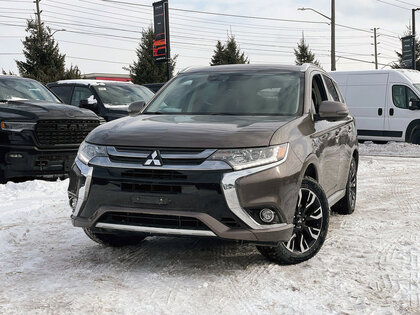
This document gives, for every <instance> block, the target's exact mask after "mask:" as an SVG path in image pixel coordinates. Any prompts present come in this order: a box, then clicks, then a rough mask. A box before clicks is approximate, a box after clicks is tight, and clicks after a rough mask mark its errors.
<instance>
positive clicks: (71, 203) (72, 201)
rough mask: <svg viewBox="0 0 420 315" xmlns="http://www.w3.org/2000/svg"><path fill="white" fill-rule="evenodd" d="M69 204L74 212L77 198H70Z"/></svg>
mask: <svg viewBox="0 0 420 315" xmlns="http://www.w3.org/2000/svg"><path fill="white" fill-rule="evenodd" d="M69 203H70V207H71V208H72V209H73V210H75V209H76V206H77V198H76V197H71V198H70V200H69Z"/></svg>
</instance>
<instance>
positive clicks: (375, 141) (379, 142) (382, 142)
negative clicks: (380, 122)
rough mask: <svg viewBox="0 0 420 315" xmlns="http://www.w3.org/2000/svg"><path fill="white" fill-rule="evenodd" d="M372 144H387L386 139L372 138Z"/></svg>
mask: <svg viewBox="0 0 420 315" xmlns="http://www.w3.org/2000/svg"><path fill="white" fill-rule="evenodd" d="M373 143H374V144H387V143H388V141H382V140H374V141H373Z"/></svg>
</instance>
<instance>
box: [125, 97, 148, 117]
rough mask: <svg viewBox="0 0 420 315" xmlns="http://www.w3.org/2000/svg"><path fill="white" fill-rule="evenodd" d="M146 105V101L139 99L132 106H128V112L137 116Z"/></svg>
mask: <svg viewBox="0 0 420 315" xmlns="http://www.w3.org/2000/svg"><path fill="white" fill-rule="evenodd" d="M144 106H146V103H145V102H144V101H138V102H134V103H131V104H130V106H128V114H129V115H130V116H137V115H138V114H140V113H141V111H142V110H143V108H144Z"/></svg>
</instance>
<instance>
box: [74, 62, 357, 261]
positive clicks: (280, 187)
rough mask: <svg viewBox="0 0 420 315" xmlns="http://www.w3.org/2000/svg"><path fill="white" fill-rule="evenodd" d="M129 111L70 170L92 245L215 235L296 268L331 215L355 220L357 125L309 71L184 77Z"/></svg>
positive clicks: (320, 77) (323, 80)
mask: <svg viewBox="0 0 420 315" xmlns="http://www.w3.org/2000/svg"><path fill="white" fill-rule="evenodd" d="M130 111H131V114H130V115H131V117H126V118H122V119H118V120H116V121H113V122H110V123H108V124H105V125H102V126H101V127H99V128H97V129H95V130H94V131H93V132H91V133H90V135H89V136H88V137H87V138H86V140H85V142H84V143H83V144H82V145H81V146H80V149H79V153H78V157H77V159H76V161H75V164H74V166H73V170H72V172H71V176H70V177H71V178H70V179H71V180H70V186H69V198H70V205H71V206H72V208H73V214H72V220H73V224H74V225H75V226H78V227H83V228H84V231H85V232H86V234H87V235H88V236H89V237H90V238H92V239H93V240H94V241H97V242H99V243H102V244H107V245H111V246H122V245H126V244H133V243H138V242H140V241H141V240H143V239H144V238H145V237H146V236H148V235H187V236H206V237H220V238H224V239H230V240H238V241H246V242H252V243H255V244H257V246H258V249H259V251H260V252H261V253H262V254H263V255H265V256H266V257H268V258H269V259H271V260H274V261H276V262H278V263H281V264H294V263H299V262H302V261H305V260H307V259H309V258H311V257H312V256H314V255H315V254H316V253H317V252H318V251H319V249H320V248H321V246H322V244H323V242H324V240H325V237H326V235H327V230H328V219H329V210H330V207H333V210H335V211H337V212H339V213H342V214H349V213H352V212H353V211H354V208H355V202H356V173H357V164H358V147H357V139H356V136H357V135H356V128H355V124H354V119H353V118H352V117H351V116H349V113H348V110H347V107H346V105H345V104H344V100H343V97H342V96H341V94H340V92H339V90H338V88H337V85H336V84H335V82H334V81H333V80H332V79H331V77H330V76H329V75H328V74H327V73H326V72H325V71H323V70H321V69H319V68H317V67H315V66H312V65H303V66H278V65H270V66H268V65H267V66H261V65H258V66H254V65H234V66H218V67H206V68H199V69H189V70H186V71H183V72H181V73H180V74H179V75H178V76H176V77H175V78H174V79H173V80H172V81H171V82H170V83H169V84H167V85H166V86H165V87H164V88H163V89H162V90H161V91H160V92H159V93H158V94H157V95H156V96H155V97H154V98H153V99H152V100H151V101H150V103H149V104H148V105H147V106H146V107H144V108H143V106H142V104H138V103H136V104H132V105H131V108H130Z"/></svg>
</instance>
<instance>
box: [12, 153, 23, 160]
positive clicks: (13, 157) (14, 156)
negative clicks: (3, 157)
mask: <svg viewBox="0 0 420 315" xmlns="http://www.w3.org/2000/svg"><path fill="white" fill-rule="evenodd" d="M9 158H11V159H21V158H23V155H22V154H20V153H9Z"/></svg>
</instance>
